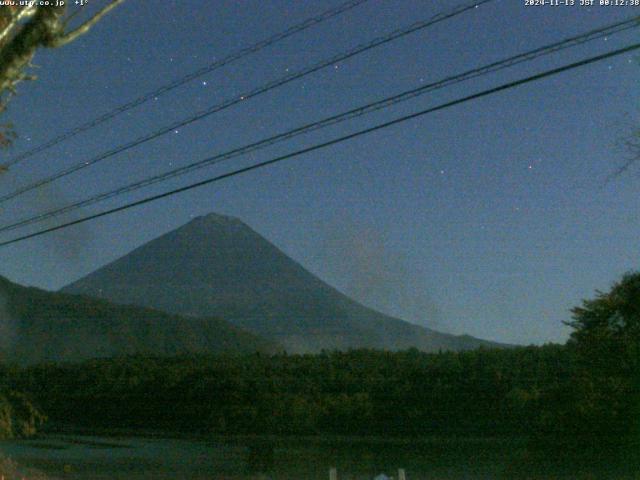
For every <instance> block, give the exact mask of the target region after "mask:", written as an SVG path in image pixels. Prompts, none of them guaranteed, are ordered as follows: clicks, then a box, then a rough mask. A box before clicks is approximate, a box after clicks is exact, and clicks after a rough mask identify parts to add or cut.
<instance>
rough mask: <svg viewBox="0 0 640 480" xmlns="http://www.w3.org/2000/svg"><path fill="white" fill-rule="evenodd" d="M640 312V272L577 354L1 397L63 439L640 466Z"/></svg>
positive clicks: (592, 317) (377, 356)
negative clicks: (453, 441)
mask: <svg viewBox="0 0 640 480" xmlns="http://www.w3.org/2000/svg"><path fill="white" fill-rule="evenodd" d="M639 302H640V274H629V275H627V276H625V277H624V278H623V279H622V281H621V282H619V283H618V284H616V285H615V286H614V287H613V289H612V290H611V292H609V293H606V294H603V293H600V294H598V296H597V297H596V298H595V299H594V300H587V301H584V303H583V304H582V306H580V307H577V308H575V309H574V310H573V320H572V321H571V322H569V324H570V325H571V327H572V328H573V333H572V335H571V338H570V340H569V341H568V342H567V344H566V345H545V346H530V347H519V348H512V349H478V350H472V351H465V352H440V353H435V354H433V353H432V354H428V353H422V352H420V351H418V350H415V349H412V350H406V351H401V352H385V351H376V350H353V351H348V352H323V353H321V354H317V355H287V354H285V353H280V354H265V353H254V354H238V355H231V354H228V355H214V356H174V357H149V356H123V357H117V358H108V359H97V360H89V361H85V362H81V363H49V364H40V365H35V366H31V367H24V368H21V367H16V366H10V365H7V364H5V365H3V366H2V368H1V369H0V391H6V392H14V393H11V395H9V396H7V395H5V397H7V398H10V397H11V396H13V397H12V398H14V401H13V404H12V403H11V402H9V401H8V400H4V397H0V407H2V408H3V410H1V411H0V421H2V422H5V423H6V421H5V420H3V419H4V418H6V416H7V413H6V412H9V413H11V411H12V409H13V410H16V409H18V408H22V410H23V411H24V410H25V409H28V410H29V412H28V413H27V414H26V417H27V418H28V419H29V420H28V422H30V423H29V425H32V426H35V425H36V424H37V423H40V422H41V421H42V420H43V419H44V416H45V415H46V417H47V419H48V420H47V422H46V423H45V425H44V427H45V429H48V430H50V431H51V430H54V431H55V430H58V431H59V430H64V429H68V428H76V429H82V430H83V431H92V432H109V431H111V432H117V431H127V432H132V431H133V432H139V433H150V432H164V433H167V432H172V433H180V434H189V435H304V436H307V435H314V436H318V435H340V436H383V437H403V438H407V437H424V436H466V437H469V436H478V437H497V436H518V437H526V438H528V439H530V440H531V441H532V442H537V443H539V444H547V445H549V444H550V443H554V444H557V442H562V444H563V445H571V446H572V447H574V448H575V449H576V450H584V449H585V448H586V447H589V446H592V447H594V449H596V450H598V451H600V452H603V451H604V452H606V454H607V455H608V456H609V457H611V456H612V455H615V454H621V455H626V457H625V458H626V460H629V459H630V457H629V456H628V455H629V452H634V451H635V452H637V451H640V448H637V447H638V446H639V445H638V438H639V435H638V434H639V429H638V427H639V425H638V422H639V420H640V401H639V399H640V398H639V394H638V393H639V391H640V389H639V385H640V381H639V362H640V354H639V352H638V349H639V345H640V341H639V339H640V335H639V332H640V321H639V319H640V304H639ZM15 392H23V393H21V394H17V393H15ZM16 396H18V397H16ZM15 398H20V399H21V401H20V402H16V401H15ZM27 399H29V400H28V401H27ZM18 404H20V405H21V407H17V406H15V405H18ZM12 405H14V406H13V407H12ZM27 407H28V408H27ZM15 416H16V415H14V417H15ZM22 416H23V417H24V416H25V415H24V414H23V415H22ZM0 426H1V424H0ZM32 430H33V429H32ZM21 433H22V434H26V433H32V431H31V430H30V431H29V432H21Z"/></svg>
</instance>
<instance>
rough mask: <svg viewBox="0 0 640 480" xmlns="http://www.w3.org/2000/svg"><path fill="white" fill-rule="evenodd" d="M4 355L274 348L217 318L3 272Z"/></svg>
mask: <svg viewBox="0 0 640 480" xmlns="http://www.w3.org/2000/svg"><path fill="white" fill-rule="evenodd" d="M0 297H1V298H0V299H1V300H2V305H0V306H1V308H0V327H1V328H0V330H1V331H2V333H3V342H2V343H0V354H1V355H2V356H5V357H6V358H8V359H11V360H12V361H15V362H17V363H39V362H47V361H79V360H85V359H90V358H100V357H111V356H119V355H135V354H151V355H180V354H197V353H206V354H216V353H248V352H255V351H261V352H273V351H276V350H280V348H279V347H278V346H277V345H275V344H274V343H273V342H270V341H266V340H263V339H261V338H259V337H257V336H255V335H253V334H251V333H249V332H246V331H244V330H242V329H240V328H238V327H235V326H233V325H230V324H228V323H227V322H225V321H224V320H220V319H217V318H184V317H180V316H178V315H171V314H167V313H165V312H161V311H158V310H153V309H150V308H143V307H138V306H133V305H128V306H123V305H116V304H113V303H111V302H109V301H107V300H104V299H95V298H91V297H88V296H85V295H72V294H67V293H60V292H48V291H46V290H41V289H39V288H35V287H24V286H21V285H18V284H16V283H13V282H11V281H9V280H8V279H6V278H4V277H2V276H0Z"/></svg>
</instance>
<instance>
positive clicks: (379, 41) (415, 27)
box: [0, 0, 494, 203]
mask: <svg viewBox="0 0 640 480" xmlns="http://www.w3.org/2000/svg"><path fill="white" fill-rule="evenodd" d="M492 1H494V0H475V1H474V2H473V3H471V4H469V3H467V4H464V5H459V6H457V7H455V8H452V9H451V10H449V11H447V12H445V13H439V14H437V15H434V16H433V17H431V18H429V19H428V20H422V21H419V22H416V23H413V24H411V25H409V26H408V27H405V28H402V29H398V30H394V31H392V32H391V33H389V34H387V35H384V36H381V37H377V38H375V39H373V40H372V41H370V42H367V43H364V44H360V45H358V46H356V47H355V48H352V49H351V50H349V51H347V52H345V53H340V54H337V55H335V56H333V57H331V58H329V59H325V60H323V61H321V62H319V63H317V64H315V65H312V66H310V67H307V68H304V69H302V70H300V71H298V72H293V73H291V74H289V75H285V76H284V77H281V78H278V79H276V80H273V81H271V82H269V83H267V84H264V85H262V86H260V87H257V88H255V89H253V90H251V91H249V92H246V93H244V94H241V95H234V96H233V97H232V98H229V99H227V100H225V101H223V102H221V103H218V104H216V105H213V106H211V107H209V108H207V109H205V110H201V111H199V112H196V113H195V114H194V115H192V116H190V117H188V118H186V119H183V120H179V121H177V122H175V123H173V124H171V125H169V126H166V127H162V128H161V129H159V130H156V131H155V132H152V133H148V134H145V135H143V136H141V137H139V138H137V139H135V140H133V141H130V142H128V143H125V144H122V145H119V146H117V147H115V148H112V149H111V150H108V151H106V152H104V153H102V154H100V155H98V156H97V157H94V158H92V159H91V160H86V161H83V162H79V163H76V164H74V165H72V166H71V167H68V168H66V169H64V170H61V171H59V172H57V173H54V174H52V175H51V176H49V177H46V178H44V179H41V180H38V181H36V182H33V183H31V184H28V185H26V186H23V187H21V188H18V189H17V190H15V191H13V192H11V193H8V194H6V195H2V196H0V203H3V202H5V201H7V200H10V199H12V198H15V197H17V196H19V195H21V194H23V193H26V192H29V191H31V190H33V189H35V188H38V187H41V186H43V185H46V184H48V183H51V182H53V181H55V180H58V179H60V178H63V177H66V176H67V175H70V174H72V173H74V172H77V171H79V170H83V169H85V168H87V167H89V166H91V165H95V164H96V163H98V162H101V161H102V160H105V159H107V158H110V157H113V156H115V155H118V154H120V153H122V152H125V151H127V150H129V149H131V148H133V147H136V146H138V145H141V144H143V143H146V142H149V141H151V140H154V139H156V138H158V137H161V136H163V135H166V134H167V133H170V132H173V131H175V130H177V129H179V128H182V127H184V126H186V125H189V124H191V123H194V122H197V121H199V120H202V119H203V118H205V117H208V116H210V115H213V114H214V113H217V112H220V111H222V110H225V109H227V108H229V107H232V106H234V105H236V104H238V103H240V102H243V101H245V100H248V99H250V98H253V97H256V96H258V95H262V94H263V93H266V92H268V91H270V90H273V89H275V88H278V87H281V86H282V85H286V84H288V83H290V82H292V81H294V80H298V79H300V78H303V77H306V76H307V75H311V74H312V73H314V72H317V71H318V70H322V69H324V68H326V67H328V66H331V65H335V64H336V63H338V62H341V61H344V60H347V59H349V58H351V57H355V56H356V55H359V54H361V53H364V52H366V51H368V50H371V49H373V48H376V47H379V46H381V45H384V44H386V43H389V42H392V41H394V40H397V39H399V38H401V37H404V36H406V35H409V34H411V33H414V32H417V31H419V30H423V29H425V28H427V27H430V26H432V25H435V24H436V23H439V22H442V21H444V20H447V19H450V18H453V17H456V16H458V15H461V14H462V13H464V12H466V11H468V10H472V9H475V8H478V7H479V6H480V5H483V4H486V3H489V2H492Z"/></svg>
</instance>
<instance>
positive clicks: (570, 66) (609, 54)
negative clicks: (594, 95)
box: [0, 43, 640, 247]
mask: <svg viewBox="0 0 640 480" xmlns="http://www.w3.org/2000/svg"><path fill="white" fill-rule="evenodd" d="M638 49H640V43H635V44H632V45H629V46H627V47H624V48H620V49H617V50H613V51H610V52H607V53H604V54H602V55H597V56H594V57H589V58H587V59H584V60H581V61H579V62H574V63H570V64H568V65H564V66H562V67H558V68H554V69H551V70H546V71H544V72H542V73H538V74H536V75H531V76H529V77H526V78H522V79H520V80H515V81H512V82H509V83H505V84H502V85H500V86H498V87H494V88H490V89H488V90H483V91H481V92H478V93H474V94H472V95H468V96H466V97H462V98H459V99H457V100H453V101H450V102H446V103H442V104H440V105H438V106H435V107H431V108H428V109H426V110H421V111H419V112H415V113H412V114H409V115H404V116H402V117H398V118H395V119H393V120H390V121H388V122H384V123H380V124H377V125H375V126H373V127H369V128H366V129H364V130H358V131H357V132H354V133H350V134H348V135H344V136H342V137H338V138H334V139H332V140H329V141H327V142H323V143H319V144H316V145H312V146H310V147H307V148H303V149H301V150H297V151H295V152H291V153H288V154H286V155H282V156H279V157H275V158H272V159H270V160H265V161H263V162H260V163H256V164H254V165H251V166H248V167H244V168H240V169H237V170H234V171H231V172H228V173H224V174H222V175H217V176H215V177H210V178H207V179H205V180H201V181H199V182H196V183H191V184H189V185H186V186H184V187H180V188H176V189H173V190H169V191H166V192H163V193H160V194H157V195H152V196H149V197H146V198H143V199H141V200H137V201H135V202H131V203H127V204H125V205H122V206H119V207H115V208H111V209H108V210H104V211H102V212H99V213H95V214H92V215H88V216H85V217H82V218H79V219H76V220H73V221H70V222H66V223H63V224H61V225H57V226H54V227H50V228H46V229H43V230H39V231H37V232H33V233H30V234H27V235H23V236H20V237H17V238H13V239H11V240H6V241H4V242H0V247H3V246H6V245H11V244H14V243H17V242H21V241H24V240H27V239H29V238H34V237H38V236H41V235H45V234H47V233H50V232H54V231H57V230H61V229H64V228H68V227H71V226H73V225H78V224H80V223H84V222H87V221H89V220H94V219H96V218H100V217H104V216H107V215H111V214H114V213H116V212H121V211H124V210H128V209H130V208H133V207H137V206H140V205H144V204H147V203H150V202H154V201H157V200H160V199H162V198H166V197H171V196H173V195H177V194H179V193H182V192H186V191H189V190H193V189H195V188H198V187H202V186H205V185H209V184H212V183H215V182H219V181H221V180H224V179H227V178H231V177H235V176H236V175H241V174H243V173H247V172H250V171H253V170H258V169H260V168H263V167H267V166H269V165H273V164H275V163H279V162H282V161H284V160H287V159H290V158H294V157H298V156H300V155H304V154H307V153H310V152H313V151H316V150H321V149H324V148H327V147H329V146H332V145H336V144H339V143H342V142H345V141H347V140H351V139H353V138H357V137H360V136H363V135H367V134H369V133H373V132H376V131H378V130H382V129H384V128H388V127H391V126H393V125H397V124H400V123H403V122H406V121H408V120H413V119H415V118H419V117H422V116H424V115H427V114H429V113H432V112H436V111H439V110H444V109H446V108H450V107H453V106H455V105H460V104H462V103H466V102H468V101H471V100H476V99H478V98H482V97H486V96H489V95H492V94H495V93H498V92H501V91H504V90H510V89H512V88H515V87H518V86H521V85H524V84H527V83H530V82H534V81H537V80H541V79H543V78H548V77H551V76H554V75H558V74H560V73H562V72H566V71H569V70H573V69H575V68H579V67H583V66H585V65H589V64H592V63H595V62H599V61H602V60H605V59H608V58H612V57H615V56H618V55H622V54H624V53H628V52H631V51H634V50H638Z"/></svg>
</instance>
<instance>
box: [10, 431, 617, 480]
mask: <svg viewBox="0 0 640 480" xmlns="http://www.w3.org/2000/svg"><path fill="white" fill-rule="evenodd" d="M524 445H525V442H524V440H522V439H473V438H466V439H451V438H430V439H423V440H419V441H415V440H380V439H377V440H376V439H340V438H337V439H336V438H333V439H318V438H291V437H289V438H260V439H247V438H218V439H207V440H202V439H184V438H153V437H152V438H140V437H97V436H80V435H46V436H41V437H39V438H37V439H32V440H16V441H3V442H0V451H1V452H2V453H3V454H4V455H5V456H7V457H10V458H12V459H13V460H15V461H17V462H18V463H19V464H20V465H22V466H25V467H29V468H34V469H37V470H39V471H41V472H44V473H45V474H47V475H48V476H51V477H55V478H63V479H71V480H76V479H77V480H79V479H86V480H102V479H105V480H106V479H109V480H120V479H122V480H124V479H126V480H139V479H158V480H164V479H184V480H196V479H229V480H231V479H233V480H240V479H250V478H271V479H279V480H294V479H295V480H302V479H310V480H316V479H318V480H320V479H323V480H324V479H328V478H329V473H328V472H329V468H330V467H332V466H333V467H337V469H338V478H339V479H340V480H347V479H350V480H364V479H372V478H373V477H374V476H375V475H377V474H379V473H381V472H385V473H386V474H387V475H389V476H393V477H397V469H398V468H404V469H405V471H406V475H407V480H418V479H420V480H427V479H428V480H440V479H442V480H444V479H447V480H463V479H464V480H481V479H483V480H484V479H487V480H489V479H496V478H524V477H525V476H526V475H523V474H524V473H525V471H529V468H528V467H527V468H526V469H524V470H523V469H522V467H518V466H517V465H518V463H522V461H523V459H525V460H526V458H527V454H526V453H523V452H524V451H525V449H524ZM525 463H526V461H525ZM543 463H544V462H543ZM543 467H544V468H543V469H542V472H543V473H539V472H538V473H536V474H535V477H532V478H538V479H541V480H547V479H549V480H550V479H560V478H562V479H564V478H566V479H568V478H572V479H574V478H578V477H580V478H589V476H590V474H589V472H587V473H585V474H584V476H583V475H579V476H578V475H577V474H576V472H574V471H563V469H562V468H559V467H558V466H552V465H546V466H545V465H543ZM545 469H546V470H547V471H546V472H545V471H544V470H545ZM263 470H268V471H270V473H269V474H268V475H269V476H268V477H260V476H259V474H258V472H259V471H263ZM594 478H595V477H594ZM597 478H603V476H602V475H599V476H598V477H597ZM612 478H614V477H612Z"/></svg>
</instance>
